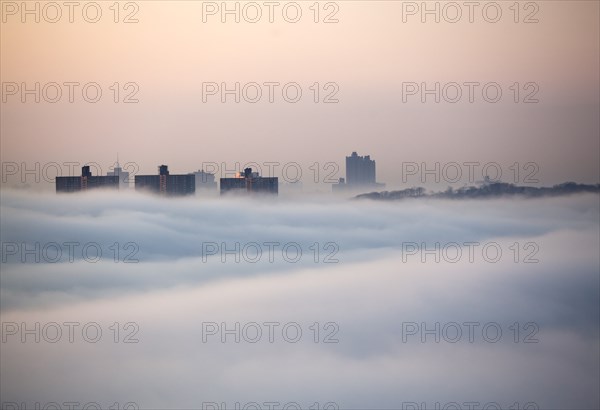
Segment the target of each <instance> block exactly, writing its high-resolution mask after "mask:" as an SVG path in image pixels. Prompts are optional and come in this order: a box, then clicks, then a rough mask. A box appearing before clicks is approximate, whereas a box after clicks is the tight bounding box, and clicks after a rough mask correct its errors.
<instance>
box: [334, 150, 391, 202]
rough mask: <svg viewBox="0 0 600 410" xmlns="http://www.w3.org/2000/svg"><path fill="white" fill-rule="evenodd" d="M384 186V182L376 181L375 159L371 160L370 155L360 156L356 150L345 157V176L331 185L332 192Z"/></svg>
mask: <svg viewBox="0 0 600 410" xmlns="http://www.w3.org/2000/svg"><path fill="white" fill-rule="evenodd" d="M384 187H385V184H380V183H378V182H377V173H376V171H375V160H372V159H371V156H370V155H365V156H364V157H362V156H360V155H358V154H357V153H356V151H354V152H353V153H352V154H351V155H350V156H349V157H346V178H345V179H344V178H340V179H339V182H338V183H337V184H333V185H332V186H331V188H332V190H333V191H334V192H340V191H346V190H364V189H382V188H384Z"/></svg>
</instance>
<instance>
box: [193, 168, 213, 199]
mask: <svg viewBox="0 0 600 410" xmlns="http://www.w3.org/2000/svg"><path fill="white" fill-rule="evenodd" d="M191 175H194V176H195V177H196V192H199V191H204V192H206V193H208V192H211V193H213V192H214V193H216V192H217V181H215V174H211V173H209V172H204V170H202V169H201V170H198V171H196V172H194V173H192V174H191Z"/></svg>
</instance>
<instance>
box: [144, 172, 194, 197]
mask: <svg viewBox="0 0 600 410" xmlns="http://www.w3.org/2000/svg"><path fill="white" fill-rule="evenodd" d="M135 190H136V191H149V192H153V193H156V194H159V195H165V196H182V195H192V194H194V193H195V192H196V176H195V175H194V174H185V175H171V174H169V167H168V166H166V165H160V166H159V167H158V175H136V176H135Z"/></svg>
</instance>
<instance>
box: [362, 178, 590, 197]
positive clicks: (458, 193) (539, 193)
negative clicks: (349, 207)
mask: <svg viewBox="0 0 600 410" xmlns="http://www.w3.org/2000/svg"><path fill="white" fill-rule="evenodd" d="M583 192H600V184H595V185H586V184H577V183H575V182H565V183H563V184H559V185H554V186H552V187H540V188H537V187H530V186H518V185H514V184H508V183H505V182H493V183H487V184H484V185H481V186H467V187H462V188H458V189H453V188H451V187H448V189H446V190H445V191H442V192H431V193H426V192H425V188H422V187H417V188H408V189H402V190H400V191H382V192H370V193H367V194H360V195H357V196H355V197H354V198H356V199H377V200H389V201H391V200H398V199H405V198H439V199H467V198H497V197H503V196H521V197H526V198H538V197H543V196H559V195H569V194H579V193H583Z"/></svg>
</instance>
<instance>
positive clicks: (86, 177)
mask: <svg viewBox="0 0 600 410" xmlns="http://www.w3.org/2000/svg"><path fill="white" fill-rule="evenodd" d="M55 184H56V192H80V191H87V190H89V189H97V188H106V189H119V177H116V176H100V175H97V176H93V175H92V172H91V171H90V167H89V166H87V165H86V166H83V167H81V176H79V177H56V179H55Z"/></svg>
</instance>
